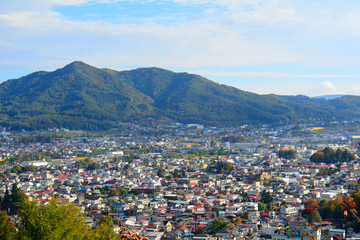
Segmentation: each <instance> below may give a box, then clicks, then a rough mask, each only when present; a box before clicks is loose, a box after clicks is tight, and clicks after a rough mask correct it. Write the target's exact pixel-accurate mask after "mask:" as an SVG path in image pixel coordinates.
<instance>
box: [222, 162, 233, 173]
mask: <svg viewBox="0 0 360 240" xmlns="http://www.w3.org/2000/svg"><path fill="white" fill-rule="evenodd" d="M231 170H233V164H232V162H225V163H224V171H225V172H230V171H231Z"/></svg>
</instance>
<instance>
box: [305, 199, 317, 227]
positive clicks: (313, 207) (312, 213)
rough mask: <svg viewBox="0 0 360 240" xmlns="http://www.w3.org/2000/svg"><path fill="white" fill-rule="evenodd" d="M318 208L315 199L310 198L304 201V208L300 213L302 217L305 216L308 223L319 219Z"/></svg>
mask: <svg viewBox="0 0 360 240" xmlns="http://www.w3.org/2000/svg"><path fill="white" fill-rule="evenodd" d="M318 208H319V202H318V201H317V200H315V199H310V200H308V201H307V202H306V203H305V209H304V210H303V212H302V213H303V217H305V218H306V219H307V220H308V222H309V223H310V224H313V223H314V222H320V221H321V216H320V213H319V211H318Z"/></svg>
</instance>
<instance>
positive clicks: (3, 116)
mask: <svg viewBox="0 0 360 240" xmlns="http://www.w3.org/2000/svg"><path fill="white" fill-rule="evenodd" d="M0 109H1V112H0V126H3V127H11V129H12V130H20V129H27V130H35V129H46V128H50V127H65V128H69V129H87V130H95V129H108V128H110V127H112V126H113V125H114V123H116V122H129V121H138V122H146V121H147V120H148V119H149V118H153V119H165V120H169V121H176V122H182V123H198V124H204V125H207V126H240V125H243V124H275V125H279V124H287V123H299V122H306V121H309V120H310V119H320V120H324V121H327V120H328V121H333V120H339V121H340V120H351V119H354V118H358V117H360V98H359V97H358V96H342V97H339V98H336V99H330V100H324V99H322V98H309V97H306V96H301V95H299V96H278V95H258V94H255V93H251V92H246V91H242V90H239V89H237V88H234V87H230V86H226V85H221V84H218V83H216V82H213V81H210V80H208V79H206V78H204V77H201V76H199V75H194V74H188V73H175V72H172V71H168V70H164V69H160V68H139V69H135V70H130V71H114V70H111V69H99V68H95V67H92V66H90V65H87V64H85V63H83V62H79V61H77V62H73V63H71V64H69V65H67V66H65V67H63V68H61V69H58V70H56V71H53V72H45V71H40V72H35V73H32V74H30V75H27V76H25V77H21V78H18V79H12V80H8V81H6V82H3V83H2V84H0Z"/></svg>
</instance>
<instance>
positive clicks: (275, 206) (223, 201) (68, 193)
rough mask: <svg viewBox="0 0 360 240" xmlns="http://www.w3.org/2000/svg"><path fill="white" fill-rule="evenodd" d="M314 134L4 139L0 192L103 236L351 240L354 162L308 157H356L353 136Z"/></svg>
mask: <svg viewBox="0 0 360 240" xmlns="http://www.w3.org/2000/svg"><path fill="white" fill-rule="evenodd" d="M319 126H320V127H318V126H316V127H314V126H305V125H302V126H299V125H292V126H285V127H279V128H270V127H267V126H263V127H260V128H249V127H248V126H242V127H238V128H206V127H204V126H202V125H197V124H191V125H183V124H173V125H157V126H155V127H154V126H152V127H149V126H138V125H135V124H123V125H121V126H119V129H118V132H117V134H115V133H114V132H113V133H112V134H105V133H103V134H98V135H92V136H87V135H86V134H84V133H81V134H80V133H76V134H75V133H72V132H71V131H68V130H67V129H49V130H48V131H47V132H42V133H37V134H38V135H41V136H42V140H41V138H39V137H38V136H36V134H35V133H28V132H25V131H24V132H17V133H16V132H9V134H7V135H6V136H2V139H1V144H0V156H1V160H2V161H1V165H0V173H1V182H0V195H1V196H2V199H4V196H5V195H6V192H9V191H10V192H11V189H12V188H13V186H14V184H15V185H17V187H18V188H19V189H20V190H21V191H22V192H24V193H25V194H26V195H27V196H28V197H29V198H30V199H33V200H37V201H41V202H42V203H44V204H46V203H47V202H48V201H50V200H51V199H53V198H58V199H61V200H64V201H68V202H71V203H73V204H75V205H77V206H79V207H80V208H81V210H82V212H83V213H84V214H86V220H85V221H86V223H87V224H88V225H89V226H96V225H97V224H99V220H100V219H101V218H102V217H104V216H108V217H110V218H111V219H112V221H113V225H112V226H113V228H114V230H115V231H117V232H119V231H120V229H121V228H122V227H126V228H127V229H129V230H130V231H133V232H135V233H138V234H141V235H142V236H144V237H147V238H148V239H149V240H161V239H163V240H172V239H174V240H178V239H186V240H191V239H194V240H195V239H199V240H208V239H209V240H210V239H229V240H230V239H232V240H236V239H276V240H284V239H309V238H311V239H316V240H320V239H344V238H346V239H359V238H360V234H359V231H360V225H359V223H360V218H358V217H357V211H356V209H357V205H356V204H357V202H356V201H357V200H358V198H356V196H357V195H356V193H357V192H358V191H359V190H360V187H359V178H360V165H359V161H358V160H357V159H353V160H351V161H340V160H339V161H338V162H335V163H330V164H329V163H328V164H325V163H318V162H312V161H310V158H311V157H312V156H313V155H314V154H315V153H317V152H318V151H321V150H323V149H325V148H328V149H334V151H336V149H342V150H343V151H340V153H343V155H344V154H345V149H346V153H349V154H350V153H351V154H352V155H354V156H357V155H358V150H359V148H358V146H359V145H358V142H359V136H360V131H359V130H358V128H356V127H352V126H354V123H351V124H350V123H346V122H345V123H337V122H334V123H333V124H330V125H326V126H325V125H324V126H322V125H321V123H319ZM46 136H47V137H48V136H51V137H49V139H47V138H46ZM36 139H37V140H36ZM324 152H325V150H324ZM338 152H339V151H338ZM280 153H281V154H280ZM282 153H286V154H288V155H282ZM290 153H291V154H290ZM339 159H340V158H339ZM342 159H343V158H342ZM359 193H360V192H359ZM359 195H360V194H359ZM345 199H347V200H346V201H345ZM349 199H350V200H349ZM335 200H336V201H338V202H339V201H340V202H341V204H340V203H338V205H336V206H337V209H338V210H336V211H338V212H337V213H336V214H337V215H334V214H333V212H334V211H335V210H332V206H335V205H334V204H335V203H336V201H335ZM326 204H328V205H326ZM327 206H329V207H328V209H327ZM336 206H335V207H334V208H336ZM326 211H328V212H326ZM331 211H333V212H331ZM340 211H341V212H340ZM320 215H321V216H320ZM340 215H341V217H339V216H340ZM16 217H17V216H16V215H14V216H11V220H12V221H13V222H14V223H16ZM358 225H359V226H358ZM357 226H358V228H356V227H357Z"/></svg>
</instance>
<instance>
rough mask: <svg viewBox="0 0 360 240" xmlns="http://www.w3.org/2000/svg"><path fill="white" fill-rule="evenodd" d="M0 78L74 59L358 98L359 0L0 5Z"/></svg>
mask: <svg viewBox="0 0 360 240" xmlns="http://www.w3.org/2000/svg"><path fill="white" fill-rule="evenodd" d="M0 32H1V35H0V82H2V81H5V80H7V79H12V78H19V77H21V76H24V75H27V74H30V73H32V72H35V71H39V70H46V71H53V70H55V69H57V68H61V67H63V66H65V65H67V64H69V63H71V62H73V61H77V60H79V61H83V62H85V63H88V64H90V65H92V66H95V67H99V68H111V69H114V70H128V69H134V68H139V67H153V66H156V67H160V68H165V69H169V70H172V71H176V72H189V73H194V74H199V75H202V76H204V77H206V78H208V79H210V80H213V81H215V82H218V83H221V84H226V85H230V86H234V87H236V88H239V89H242V90H246V91H251V92H255V93H259V94H280V95H298V94H303V95H307V96H321V95H331V94H351V95H360V81H359V80H360V1H358V0H352V1H351V0H341V1H339V0H336V1H335V0H11V1H9V0H0Z"/></svg>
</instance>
